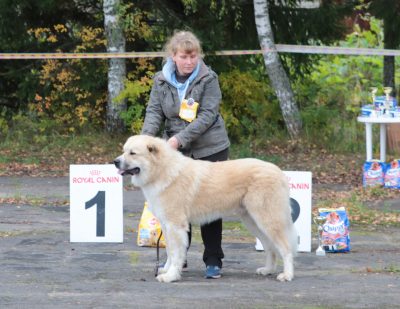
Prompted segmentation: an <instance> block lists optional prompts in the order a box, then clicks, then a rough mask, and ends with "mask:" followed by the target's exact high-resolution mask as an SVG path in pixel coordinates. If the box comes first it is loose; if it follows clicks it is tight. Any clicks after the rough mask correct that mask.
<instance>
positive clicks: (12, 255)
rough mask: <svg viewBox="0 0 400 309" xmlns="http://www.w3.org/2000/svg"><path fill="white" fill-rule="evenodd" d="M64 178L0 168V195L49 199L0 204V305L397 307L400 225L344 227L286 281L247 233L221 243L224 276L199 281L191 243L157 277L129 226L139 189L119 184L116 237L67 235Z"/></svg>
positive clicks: (302, 258) (197, 255)
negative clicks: (177, 271)
mask: <svg viewBox="0 0 400 309" xmlns="http://www.w3.org/2000/svg"><path fill="white" fill-rule="evenodd" d="M68 181H69V180H68V178H29V177H26V178H24V177H19V178H13V177H0V198H2V197H14V198H19V199H20V198H22V197H28V200H32V201H34V200H35V199H45V200H46V201H48V205H45V206H35V203H30V204H33V205H23V204H4V203H3V204H0V308H188V307H191V308H399V306H400V305H399V304H400V293H399V292H400V245H399V241H400V228H379V229H376V228H373V227H371V228H359V227H352V230H351V241H352V248H353V249H352V251H351V253H348V254H329V255H328V256H326V257H317V256H316V255H315V253H299V255H298V257H297V258H296V262H295V279H294V280H293V281H292V282H288V283H281V282H278V281H276V279H275V278H274V277H266V278H265V277H260V276H257V275H256V274H255V269H256V268H257V267H259V266H260V265H262V263H263V254H262V253H261V252H257V251H255V249H254V243H253V242H245V243H243V242H235V241H233V240H232V238H229V239H230V240H229V241H225V242H224V247H223V249H224V251H225V255H226V258H225V260H224V276H223V277H222V278H221V279H219V280H206V279H204V278H203V277H202V276H203V265H202V262H201V255H202V245H201V244H200V243H198V242H195V243H194V244H193V245H192V247H191V249H190V250H189V253H188V262H189V271H188V272H186V273H184V274H183V280H182V281H181V282H177V283H172V284H161V283H158V282H157V281H156V280H155V278H154V274H153V270H154V264H155V258H156V252H155V249H151V248H141V247H138V246H137V245H136V233H134V232H132V228H133V229H134V230H135V231H136V228H137V223H138V220H139V216H140V213H141V210H142V205H143V196H142V194H141V193H140V192H139V191H124V201H125V202H124V225H125V233H124V243H122V244H94V243H90V244H87V243H70V242H69V207H68V206H65V205H67V204H66V203H65V202H66V201H68V198H69V188H68ZM313 242H314V244H313V245H314V246H313V247H314V248H313V249H314V250H315V246H316V240H315V239H314V240H313ZM162 254H164V252H163V253H162ZM280 268H281V267H280Z"/></svg>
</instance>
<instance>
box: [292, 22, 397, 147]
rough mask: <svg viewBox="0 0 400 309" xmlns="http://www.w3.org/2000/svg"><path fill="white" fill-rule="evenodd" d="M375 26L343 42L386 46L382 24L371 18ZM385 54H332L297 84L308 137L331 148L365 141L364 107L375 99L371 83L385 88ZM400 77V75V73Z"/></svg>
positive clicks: (381, 93) (375, 46)
mask: <svg viewBox="0 0 400 309" xmlns="http://www.w3.org/2000/svg"><path fill="white" fill-rule="evenodd" d="M370 22H371V30H370V31H362V30H361V29H360V28H359V27H357V26H356V27H355V29H354V31H353V32H352V33H351V34H349V35H348V36H347V37H346V40H344V41H340V42H339V43H338V45H339V46H344V47H362V48H382V47H383V45H382V39H383V34H382V25H381V23H380V22H379V21H378V20H376V19H374V18H371V20H370ZM382 72H383V61H382V57H377V56H342V55H329V56H324V57H322V58H321V60H320V61H318V62H317V63H315V65H314V70H313V72H312V73H311V74H310V75H308V76H305V77H304V78H303V79H302V80H299V81H296V82H295V83H294V84H293V87H294V89H295V91H296V94H297V99H298V102H299V105H300V108H301V113H302V117H303V127H304V134H305V137H306V138H308V139H313V140H316V141H319V142H320V143H323V144H324V145H326V146H328V148H329V149H336V150H344V151H354V150H359V149H360V147H361V146H362V147H363V145H362V143H360V142H359V141H360V140H362V139H363V137H362V136H363V131H362V130H363V127H362V126H360V125H357V122H356V120H355V119H356V117H357V116H358V115H359V113H360V107H361V106H362V105H364V104H367V103H370V102H371V95H370V87H372V86H378V87H379V89H380V93H379V95H383V92H382V88H383V85H382ZM398 77H400V75H399V76H398Z"/></svg>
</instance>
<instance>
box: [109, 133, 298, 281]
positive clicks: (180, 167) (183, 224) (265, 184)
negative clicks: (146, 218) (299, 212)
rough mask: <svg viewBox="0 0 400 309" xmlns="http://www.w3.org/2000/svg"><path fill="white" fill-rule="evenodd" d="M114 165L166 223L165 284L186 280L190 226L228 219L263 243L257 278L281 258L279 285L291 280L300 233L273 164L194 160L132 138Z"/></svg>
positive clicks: (283, 179) (160, 143)
mask: <svg viewBox="0 0 400 309" xmlns="http://www.w3.org/2000/svg"><path fill="white" fill-rule="evenodd" d="M114 163H115V165H116V167H117V168H118V169H119V170H120V173H121V174H123V175H124V174H131V175H132V183H133V184H134V185H135V186H137V187H140V188H141V189H142V191H143V194H144V196H145V198H146V200H147V201H148V203H149V208H150V210H151V211H152V212H153V214H154V215H155V216H156V217H157V218H158V219H159V220H160V222H161V225H162V230H163V233H164V235H165V239H166V243H167V255H168V258H167V262H166V264H165V266H164V268H163V269H162V271H161V274H160V275H158V276H157V279H158V280H159V281H160V282H172V281H177V280H180V278H181V270H182V265H183V263H184V261H185V258H186V248H187V245H188V235H187V231H188V229H189V222H192V223H195V222H196V223H199V224H204V223H207V222H211V221H213V220H216V219H218V218H221V217H223V216H224V215H227V214H228V215H232V214H236V215H237V216H239V217H240V218H241V219H242V221H243V223H244V224H245V226H246V227H247V228H248V229H249V231H250V232H251V233H253V234H254V236H256V237H257V238H258V239H259V240H260V241H261V243H262V245H263V247H264V250H265V254H266V263H265V266H263V267H261V268H258V269H257V273H258V274H261V275H267V274H271V273H273V272H274V271H275V268H276V253H278V254H279V255H280V256H281V257H282V259H283V272H282V273H280V274H279V275H278V277H277V278H278V280H280V281H290V280H292V278H293V257H294V255H295V254H296V251H297V233H296V231H295V228H294V225H293V222H292V219H291V213H290V211H291V208H290V200H289V187H288V182H287V178H286V176H285V175H284V173H283V172H282V171H281V170H280V169H279V168H278V167H277V166H275V165H274V164H271V163H267V162H263V161H261V160H257V159H239V160H230V161H223V162H208V161H201V160H193V159H191V158H188V157H185V156H184V155H182V154H181V153H180V152H178V151H176V150H174V149H172V148H171V147H170V146H169V145H168V144H167V142H166V141H164V140H162V139H159V138H155V137H150V136H145V135H136V136H132V137H130V138H129V139H128V140H127V142H126V143H125V145H124V148H123V154H122V155H121V156H119V157H118V158H116V159H115V161H114Z"/></svg>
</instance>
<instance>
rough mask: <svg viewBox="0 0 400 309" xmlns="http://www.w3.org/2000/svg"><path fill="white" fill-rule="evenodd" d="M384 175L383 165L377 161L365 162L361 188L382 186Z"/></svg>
mask: <svg viewBox="0 0 400 309" xmlns="http://www.w3.org/2000/svg"><path fill="white" fill-rule="evenodd" d="M384 175H385V163H383V162H381V161H378V160H372V161H366V162H365V163H364V167H363V186H364V187H375V186H383V185H384Z"/></svg>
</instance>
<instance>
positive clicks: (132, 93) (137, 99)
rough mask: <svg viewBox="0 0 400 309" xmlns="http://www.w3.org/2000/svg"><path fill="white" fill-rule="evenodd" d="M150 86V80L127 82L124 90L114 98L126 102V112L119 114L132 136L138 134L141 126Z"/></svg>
mask: <svg viewBox="0 0 400 309" xmlns="http://www.w3.org/2000/svg"><path fill="white" fill-rule="evenodd" d="M151 86H152V80H150V79H148V78H143V79H142V80H133V81H130V80H127V81H126V82H125V89H124V90H123V91H121V93H120V94H119V96H118V97H117V98H116V100H117V101H122V100H126V101H127V110H126V111H124V112H122V113H121V118H122V119H123V120H124V122H125V124H126V126H127V127H129V129H130V131H131V132H132V133H134V134H138V133H140V130H141V128H142V126H143V120H144V113H145V102H147V101H148V98H149V91H150V89H151Z"/></svg>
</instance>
